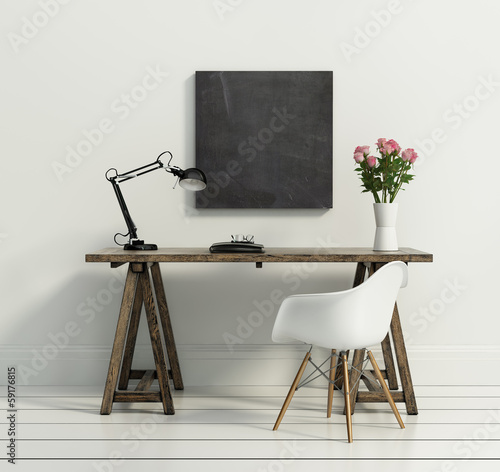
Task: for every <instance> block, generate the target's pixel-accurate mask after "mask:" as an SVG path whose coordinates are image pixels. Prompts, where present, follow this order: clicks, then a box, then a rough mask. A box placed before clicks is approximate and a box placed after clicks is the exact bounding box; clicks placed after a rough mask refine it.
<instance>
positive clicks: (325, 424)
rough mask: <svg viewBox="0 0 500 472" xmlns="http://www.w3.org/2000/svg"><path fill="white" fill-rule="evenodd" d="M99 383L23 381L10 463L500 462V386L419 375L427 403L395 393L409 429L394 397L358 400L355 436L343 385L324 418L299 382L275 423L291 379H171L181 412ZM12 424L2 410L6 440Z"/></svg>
mask: <svg viewBox="0 0 500 472" xmlns="http://www.w3.org/2000/svg"><path fill="white" fill-rule="evenodd" d="M101 390H102V389H101V388H98V387H34V386H33V387H19V389H18V391H17V408H18V410H17V412H16V415H17V416H16V421H17V424H16V438H17V442H16V468H15V469H13V470H16V471H18V472H24V471H42V472H45V471H51V472H52V471H54V472H59V471H63V470H64V471H68V470H70V471H71V472H80V471H86V472H87V471H102V472H115V471H126V472H127V471H132V470H133V471H137V470H141V468H144V469H145V470H146V468H147V470H148V472H155V471H160V470H161V471H164V470H169V471H174V472H177V471H186V472H191V471H195V470H196V471H198V470H200V469H201V470H203V471H209V472H210V471H217V472H225V471H243V472H245V471H254V472H258V471H269V472H275V471H277V472H281V471H306V470H314V471H319V472H321V471H323V470H324V471H326V470H328V471H331V470H347V471H365V470H368V469H370V470H384V471H388V472H392V471H396V470H398V471H401V470H404V472H412V471H419V472H426V471H429V472H460V471H471V472H472V471H474V472H476V471H478V472H483V471H484V472H489V471H493V470H495V471H498V470H500V387H498V386H484V387H481V386H480V387H474V388H468V387H464V386H456V387H451V386H416V388H415V390H416V392H417V401H418V405H419V414H418V415H407V414H406V412H405V409H404V405H403V404H398V406H399V407H400V411H401V414H402V418H403V421H404V422H405V424H406V428H405V429H404V430H401V429H400V428H399V426H398V425H397V422H396V420H395V418H394V416H393V414H392V412H391V410H390V408H389V407H388V405H387V404H385V403H374V404H359V405H357V408H356V412H355V414H354V415H353V432H354V443H353V444H348V443H347V441H346V427H345V416H344V415H343V412H342V398H341V397H340V396H339V395H336V397H335V400H334V409H333V414H332V417H331V418H330V419H327V418H326V411H325V410H326V398H325V395H326V390H325V389H322V388H317V387H309V388H304V389H301V390H299V391H298V392H297V394H296V396H295V397H294V399H293V401H292V403H291V405H290V408H289V410H288V412H287V414H286V415H285V417H284V419H283V422H282V424H281V426H280V428H279V430H278V431H276V432H273V431H272V426H273V424H274V421H275V419H276V416H277V414H278V411H279V409H280V407H281V404H282V402H283V399H284V396H285V394H286V391H287V388H286V387H283V386H277V387H269V386H267V387H262V388H259V387H256V386H252V387H247V386H230V387H199V388H197V387H187V388H186V389H185V390H184V391H175V390H174V391H173V395H174V404H175V407H176V414H175V415H164V414H163V413H162V411H161V408H160V405H159V404H155V403H152V404H145V403H142V404H138V403H136V404H124V403H118V404H115V406H114V408H113V412H112V414H111V415H109V416H101V415H100V414H99V408H100V402H101V395H102V391H101ZM4 397H5V395H4ZM2 401H4V402H5V403H6V399H5V398H4V399H3V400H2ZM8 427H9V423H8V413H7V411H5V410H4V414H3V415H2V416H1V417H0V431H2V430H3V432H2V433H0V447H1V448H2V450H3V451H5V450H8V447H7V446H8V436H7V431H8ZM0 460H1V462H0V469H1V470H4V469H5V470H8V469H6V467H4V466H5V465H7V462H6V455H3V457H0Z"/></svg>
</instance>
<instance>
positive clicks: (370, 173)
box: [354, 138, 418, 251]
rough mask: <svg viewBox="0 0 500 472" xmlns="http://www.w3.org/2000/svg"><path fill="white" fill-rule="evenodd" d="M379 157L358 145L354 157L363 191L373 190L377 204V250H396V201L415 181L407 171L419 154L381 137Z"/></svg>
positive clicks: (375, 209) (375, 246)
mask: <svg viewBox="0 0 500 472" xmlns="http://www.w3.org/2000/svg"><path fill="white" fill-rule="evenodd" d="M376 146H377V150H378V152H379V153H380V157H379V158H378V159H377V158H376V157H375V156H372V155H369V154H370V147H369V146H358V147H357V148H356V149H355V151H354V160H355V161H356V163H357V164H358V167H356V169H355V170H356V172H358V173H359V178H360V179H361V181H362V183H363V184H362V186H363V187H364V190H363V193H365V192H371V193H372V195H373V198H374V200H375V203H374V204H373V209H374V212H375V225H376V231H375V240H374V243H373V250H374V251H397V250H398V241H397V235H396V217H397V211H398V204H397V203H395V202H394V200H395V198H396V195H397V194H398V192H399V191H400V190H404V189H403V188H402V186H403V184H408V183H409V182H410V181H411V180H413V177H414V175H412V174H409V173H408V171H409V170H410V169H411V168H412V167H413V163H414V162H415V161H416V159H417V157H418V155H417V153H416V152H415V150H414V149H411V148H408V149H405V150H404V151H402V150H401V146H400V145H399V144H398V143H397V142H396V141H394V139H390V140H387V139H385V138H380V139H379V140H378V141H377V143H376Z"/></svg>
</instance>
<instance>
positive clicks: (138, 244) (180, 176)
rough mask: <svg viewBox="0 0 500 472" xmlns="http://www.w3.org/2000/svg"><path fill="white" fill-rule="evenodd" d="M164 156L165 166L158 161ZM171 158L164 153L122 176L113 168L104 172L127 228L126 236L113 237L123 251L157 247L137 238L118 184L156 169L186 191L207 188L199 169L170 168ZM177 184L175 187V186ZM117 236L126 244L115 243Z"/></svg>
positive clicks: (154, 248)
mask: <svg viewBox="0 0 500 472" xmlns="http://www.w3.org/2000/svg"><path fill="white" fill-rule="evenodd" d="M164 154H170V159H169V161H168V164H167V165H166V166H165V165H164V164H163V162H162V161H161V160H160V158H161V156H163V155H164ZM172 158H173V155H172V153H171V152H170V151H164V152H162V153H161V154H160V155H159V156H158V158H157V159H156V161H155V162H152V163H151V164H146V165H145V166H142V167H138V168H137V169H133V170H131V171H128V172H125V173H123V174H119V173H118V171H117V170H116V169H115V168H114V167H112V168H111V169H109V170H108V171H107V172H106V174H105V176H106V179H107V180H108V182H110V183H111V185H112V186H113V190H114V192H115V195H116V198H117V199H118V203H119V205H120V209H121V211H122V214H123V218H124V219H125V223H126V224H127V228H128V233H127V234H122V233H116V234H115V236H114V241H115V243H116V244H118V245H119V246H123V249H124V250H126V251H127V250H142V251H152V250H157V249H158V246H157V245H156V244H144V241H143V240H142V239H139V238H138V237H137V226H135V224H134V222H133V220H132V217H131V216H130V213H129V211H128V208H127V204H126V203H125V199H124V198H123V194H122V192H121V189H120V186H119V185H118V184H119V183H121V182H125V181H127V180H130V179H134V178H135V177H139V176H140V175H143V174H147V173H149V172H152V171H154V170H157V169H165V170H166V171H167V172H168V173H170V174H173V175H175V176H176V177H177V182H178V183H179V185H180V186H181V187H182V188H184V189H186V190H192V191H199V190H203V189H204V188H205V187H206V186H207V178H206V177H205V174H204V173H203V172H202V171H201V170H200V169H197V168H194V167H192V168H189V169H186V170H182V169H181V168H179V167H177V166H171V165H170V162H171V161H172ZM113 171H114V175H111V172H113ZM177 182H176V184H175V185H177ZM175 185H174V188H175ZM117 236H124V237H127V236H128V237H129V241H128V244H120V243H118V242H117V241H116V237H117Z"/></svg>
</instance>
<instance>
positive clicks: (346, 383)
mask: <svg viewBox="0 0 500 472" xmlns="http://www.w3.org/2000/svg"><path fill="white" fill-rule="evenodd" d="M341 357H342V370H343V372H344V402H345V419H346V424H347V440H348V441H349V442H350V443H352V417H351V401H350V393H349V388H350V387H349V367H348V365H347V355H346V353H345V352H343V353H342V354H341Z"/></svg>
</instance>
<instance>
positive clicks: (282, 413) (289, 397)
mask: <svg viewBox="0 0 500 472" xmlns="http://www.w3.org/2000/svg"><path fill="white" fill-rule="evenodd" d="M310 357H311V353H310V352H308V353H306V355H305V357H304V360H303V361H302V364H301V365H300V368H299V371H298V372H297V375H296V376H295V380H294V381H293V383H292V386H291V387H290V390H289V391H288V395H287V396H286V398H285V402H284V403H283V406H282V407H281V411H280V414H279V415H278V419H277V420H276V423H275V424H274V428H273V431H276V430H277V429H278V427H279V425H280V423H281V420H282V419H283V416H285V413H286V410H287V408H288V405H290V402H291V401H292V397H293V394H294V393H295V390H297V385H299V382H300V379H301V378H302V374H303V373H304V370H306V367H307V362H308V361H309V358H310Z"/></svg>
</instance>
